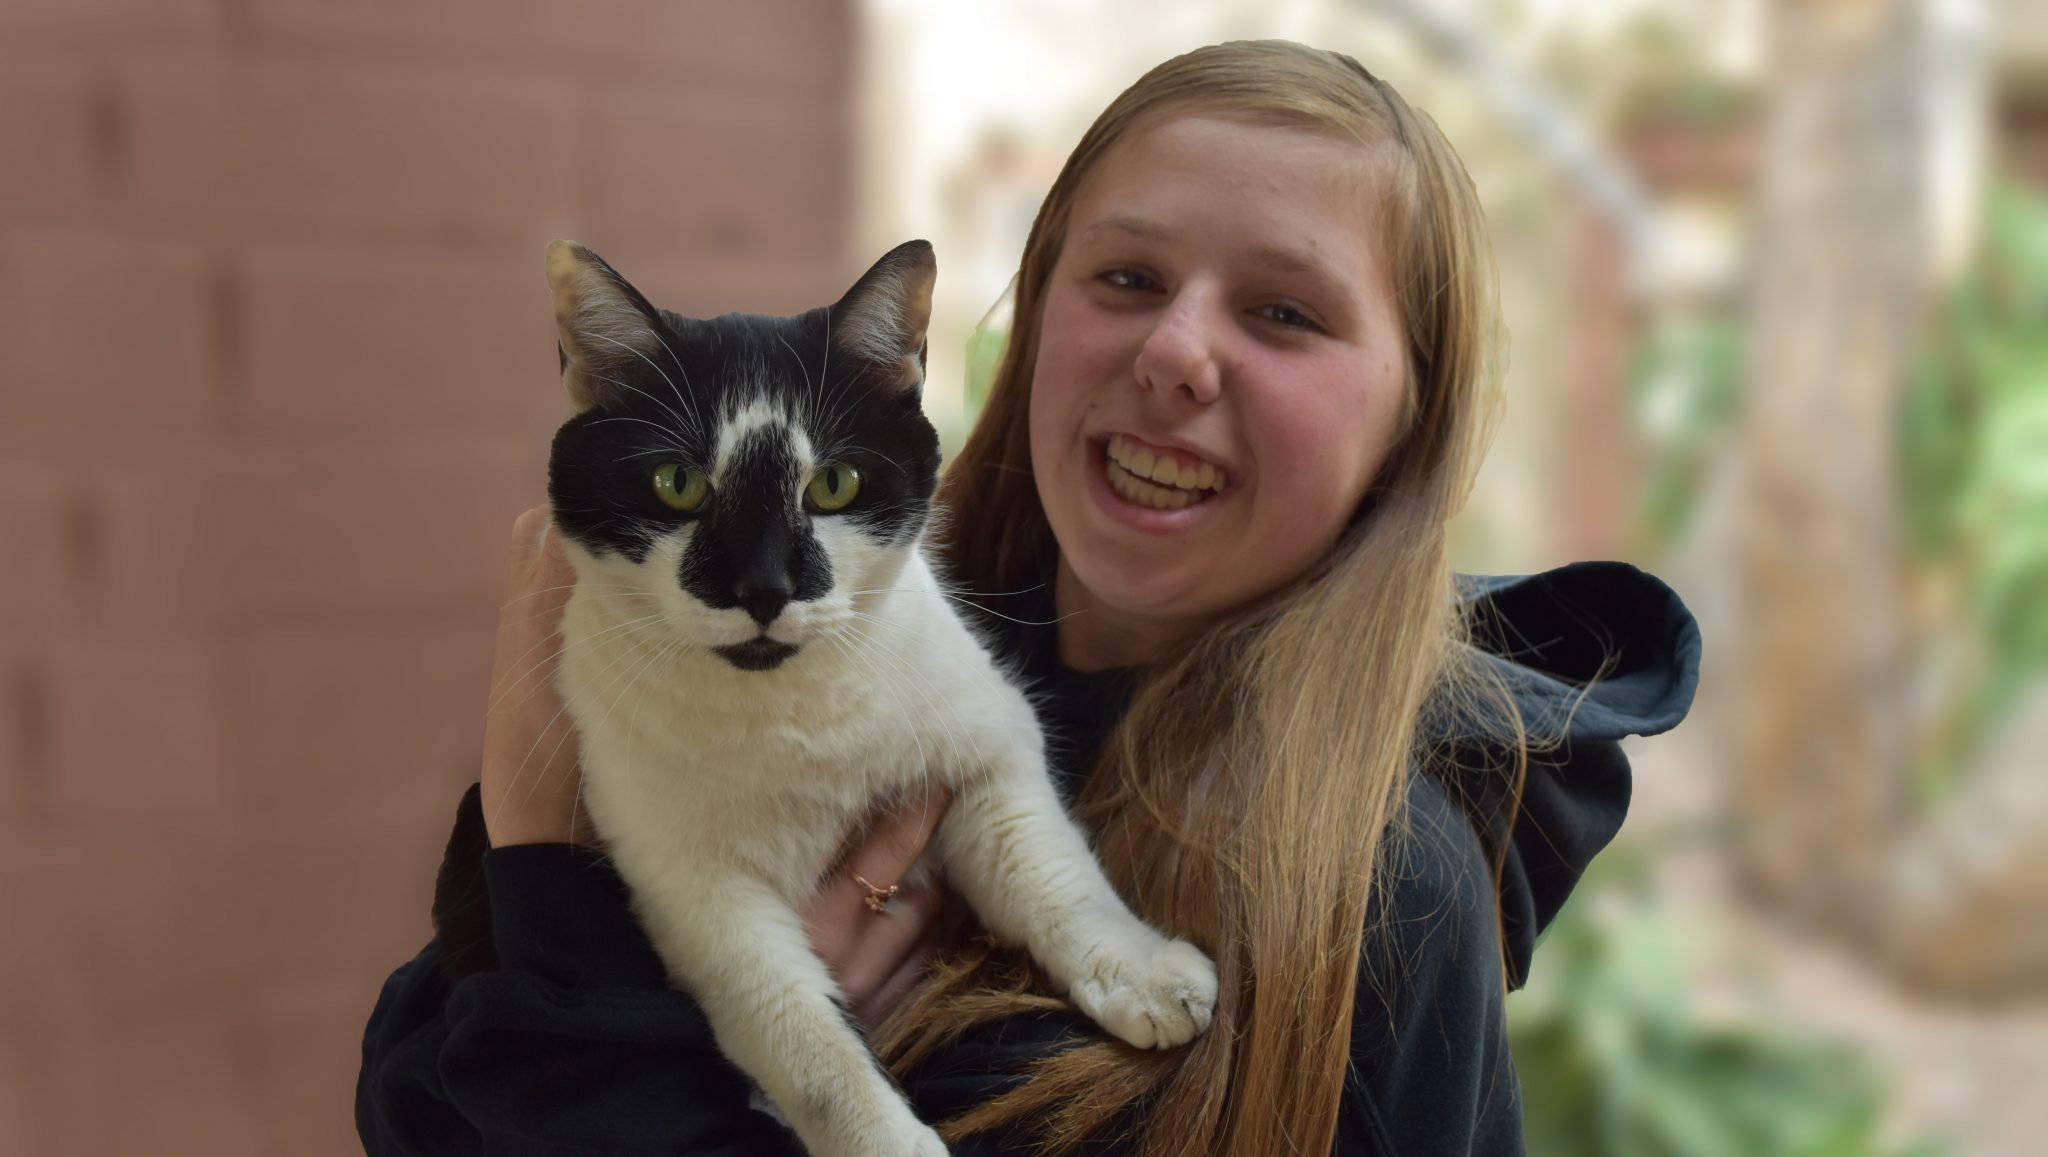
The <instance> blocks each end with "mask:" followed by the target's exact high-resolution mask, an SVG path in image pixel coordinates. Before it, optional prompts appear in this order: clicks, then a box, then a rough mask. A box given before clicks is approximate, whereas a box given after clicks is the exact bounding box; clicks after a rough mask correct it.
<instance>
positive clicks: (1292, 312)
mask: <svg viewBox="0 0 2048 1157" xmlns="http://www.w3.org/2000/svg"><path fill="white" fill-rule="evenodd" d="M1263 308H1264V309H1265V310H1266V311H1267V314H1266V315H1267V316H1268V317H1270V318H1272V319H1273V320H1274V321H1277V322H1279V323H1280V324H1281V325H1284V326H1286V327H1287V328H1288V329H1314V328H1316V323H1315V322H1313V321H1311V320H1310V319H1309V316H1308V315H1307V314H1305V313H1303V312H1301V311H1300V310H1298V309H1296V308H1294V307H1293V306H1291V305H1268V306H1265V307H1263Z"/></svg>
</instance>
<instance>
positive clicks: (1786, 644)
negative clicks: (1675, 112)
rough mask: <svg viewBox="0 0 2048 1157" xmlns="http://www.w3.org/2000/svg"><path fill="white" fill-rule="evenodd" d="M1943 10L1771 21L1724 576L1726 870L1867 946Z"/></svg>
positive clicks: (1900, 705) (1865, 1) (1929, 245)
mask: <svg viewBox="0 0 2048 1157" xmlns="http://www.w3.org/2000/svg"><path fill="white" fill-rule="evenodd" d="M1973 2H1974V0H1973ZM1938 4H1940V5H1941V6H1943V7H1948V8H1953V7H1955V5H1954V4H1943V3H1942V0H1783V2H1780V3H1777V4H1775V5H1774V6H1773V7H1772V9H1771V14H1770V17H1769V19H1770V22H1771V26H1770V36H1771V42H1772V43H1771V48H1770V50H1771V53H1772V61H1771V67H1770V80H1769V85H1770V91H1769V94H1768V100H1769V107H1768V111H1767V114H1766V125H1765V139H1764V153H1763V169H1762V176H1761V181H1760V186H1759V189H1758V195H1757V205H1756V221H1757V231H1756V250H1755V253H1754V256H1753V261H1752V267H1751V268H1752V278H1753V282H1752V294H1751V300H1750V322H1749V335H1750V340H1749V353H1748V358H1749V361H1748V374H1747V393H1746V398H1745V403H1744V416H1743V419H1742V422H1743V429H1742V433H1743V437H1742V438H1741V440H1740V442H1741V446H1742V449H1741V453H1742V454H1743V455H1744V459H1743V461H1742V463H1741V466H1740V468H1739V474H1740V477H1741V486H1742V488H1743V490H1744V500H1743V501H1742V503H1741V506H1742V508H1743V509H1744V511H1745V514H1744V518H1745V520H1746V521H1745V523H1744V524H1743V525H1742V526H1741V527H1740V528H1739V530H1738V550H1737V553H1738V557H1737V559H1736V561H1735V565H1736V568H1737V571H1738V583H1737V586H1738V590H1739V591H1740V592H1741V602H1742V611H1743V614H1742V619H1741V630H1742V640H1741V644H1740V647H1739V651H1740V653H1739V655H1738V656H1737V657H1736V661H1735V664H1734V668H1735V673H1734V680H1735V686H1736V690H1735V698H1736V699H1737V700H1738V702H1739V704H1740V707H1739V711H1738V721H1737V734H1736V736H1735V750H1736V752H1737V759H1736V766H1735V767H1734V768H1733V769H1732V775H1733V788H1734V799H1733V803H1734V806H1735V808H1736V809H1737V812H1738V814H1739V817H1740V818H1741V819H1742V820H1743V822H1744V828H1745V834H1746V837H1747V838H1746V840H1745V842H1744V845H1743V846H1742V848H1741V850H1740V852H1739V868H1738V871H1739V874H1740V877H1741V879H1742V880H1743V883H1744V884H1745V886H1746V887H1747V888H1748V889H1749V890H1750V891H1751V892H1752V893H1753V894H1754V895H1757V896H1758V897H1760V898H1762V899H1763V900H1765V901H1766V902H1767V903H1769V904H1770V905H1771V906H1774V907H1778V908H1781V909H1784V910H1788V911H1789V912H1791V913H1792V914H1794V915H1797V916H1799V917H1801V918H1802V919H1804V920H1806V921H1808V922H1809V923H1811V924H1812V925H1814V926H1816V927H1818V928H1820V929H1823V930H1826V931H1829V932H1833V933H1837V934H1841V935H1844V936H1846V937H1848V938H1850V939H1852V940H1854V941H1856V942H1858V943H1861V944H1866V945H1868V944H1872V943H1874V942H1875V941H1876V940H1877V939H1879V938H1880V937H1881V935H1882V929H1881V927H1880V923H1881V921H1882V918H1883V913H1884V909H1885V906H1886V904H1887V898H1886V894H1885V891H1884V889H1883V888H1882V886H1881V881H1882V880H1883V879H1884V876H1885V866H1886V860H1887V856H1888V855H1889V853H1890V851H1891V849H1892V848H1893V847H1894V846H1895V844H1896V841H1897V839H1898V837H1899V835H1900V830H1901V828H1902V826H1903V823H1904V819H1905V815H1904V801H1905V798H1906V797H1905V758H1906V753H1907V751H1908V749H1909V743H1908V741H1907V740H1908V736H1907V733H1906V730H1905V727H1906V721H1907V719H1908V711H1907V698H1906V693H1907V686H1906V685H1907V676H1908V666H1909V657H1908V650H1909V648H1908V639H1907V638H1906V635H1905V626H1904V614H1903V607H1902V604H1901V598H1902V592H1901V582H1900V576H1899V571H1898V567H1899V566H1900V559H1901V555H1900V550H1899V527H1898V501H1899V499H1898V477H1897V471H1896V464H1895V462H1894V460H1893V442H1894V432H1895V422H1896V414H1897V407H1898V398H1899V395H1900V391H1901V388H1902V386H1903V383H1904V380H1905V374H1906V367H1907V361H1908V358H1909V356H1910V354H1911V351H1912V348H1913V344H1914V342H1915V340H1916V338H1917V336H1918V334H1919V333H1920V329H1921V323H1922V318H1923V315H1924V313H1925V309H1926V305H1927V302H1928V297H1929V293H1930V290H1931V286H1932V282H1933V277H1934V271H1935V265H1936V257H1935V237H1934V230H1933V229H1932V228H1931V226H1930V222H1931V220H1932V212H1931V209H1932V207H1933V205H1934V198H1935V196H1936V181H1935V178H1934V177H1933V176H1932V175H1931V174H1930V172H1929V170H1930V169H1931V168H1933V166H1932V165H1930V164H1929V161H1930V159H1931V158H1932V157H1933V156H1934V150H1933V143H1934V140H1935V138H1936V134H1937V132H1938V128H1937V125H1936V122H1935V117H1934V115H1933V111H1932V110H1934V109H1935V108H1936V107H1937V101H1935V100H1934V99H1931V98H1930V93H1932V92H1934V91H1935V90H1936V88H1937V87H1938V86H1939V85H1941V84H1942V83H1944V82H1948V83H1953V82H1954V79H1955V77H1956V76H1957V75H1959V74H1958V72H1957V70H1955V69H1954V68H1953V54H1943V53H1939V52H1935V51H1931V50H1930V48H1929V40H1930V38H1933V39H1939V36H1940V34H1941V31H1942V30H1943V29H1944V28H1945V27H1953V26H1954V22H1945V21H1943V20H1941V19H1936V18H1934V14H1935V9H1936V7H1937V5H1938ZM1937 65H1939V66H1937ZM1979 67H1980V68H1981V63H1980V65H1979ZM1980 87H1981V86H1980Z"/></svg>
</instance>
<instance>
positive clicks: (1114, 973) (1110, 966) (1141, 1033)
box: [1069, 937, 1216, 1049]
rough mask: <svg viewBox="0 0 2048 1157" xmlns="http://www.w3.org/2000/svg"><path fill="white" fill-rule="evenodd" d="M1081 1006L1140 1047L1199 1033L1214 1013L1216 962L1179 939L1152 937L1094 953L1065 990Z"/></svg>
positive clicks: (1170, 1042)
mask: <svg viewBox="0 0 2048 1157" xmlns="http://www.w3.org/2000/svg"><path fill="white" fill-rule="evenodd" d="M1069 995H1070V996H1072V998H1073V1001H1074V1003H1075V1004H1077V1005H1079V1006H1080V1007H1081V1011H1082V1012H1085V1013H1087V1014H1088V1016H1089V1017H1090V1018H1091V1019H1093V1020H1094V1021H1095V1023H1097V1024H1099V1025H1101V1026H1102V1027H1103V1028H1105V1029H1108V1030H1109V1031H1110V1032H1112V1033H1114V1034H1115V1035H1116V1036H1118V1037H1120V1038H1122V1039H1123V1040H1125V1041H1128V1042H1129V1043H1131V1044H1134V1045H1136V1046H1138V1047H1139V1048H1141V1049H1167V1048H1173V1047H1174V1046H1175V1045H1183V1044H1186V1043H1187V1042H1189V1041H1191V1040H1193V1039H1195V1038H1196V1037H1198V1036H1200V1035H1202V1033H1203V1032H1205V1031H1207V1029H1208V1027H1209V1021H1210V1019H1211V1018H1212V1017H1213V1016H1215V1014H1216V966H1215V965H1214V964H1213V963H1211V962H1210V960H1209V958H1208V957H1207V956H1206V955H1204V954H1203V953H1202V950H1201V949H1199V948H1196V947H1195V946H1194V945H1192V944H1189V943H1187V942H1186V941H1184V940H1168V939H1166V938H1164V937H1154V938H1152V939H1151V941H1150V943H1140V944H1138V945H1135V946H1133V947H1131V948H1127V949H1125V950H1124V951H1123V952H1120V953H1119V952H1114V951H1109V950H1105V951H1103V952H1101V953H1099V954H1098V955H1097V956H1096V957H1095V959H1094V961H1093V962H1092V966H1091V967H1090V968H1089V969H1088V972H1087V974H1086V975H1084V976H1083V977H1081V979H1079V980H1077V981H1075V982H1074V985H1073V989H1072V991H1071V992H1070V993H1069Z"/></svg>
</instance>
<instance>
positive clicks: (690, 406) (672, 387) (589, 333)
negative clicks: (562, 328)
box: [581, 330, 697, 422]
mask: <svg viewBox="0 0 2048 1157" xmlns="http://www.w3.org/2000/svg"><path fill="white" fill-rule="evenodd" d="M581 332H582V334H583V335H584V336H586V337H594V338H597V339H599V340H600V341H608V342H610V343H612V344H613V345H615V346H617V347H619V348H620V349H622V350H625V351H626V352H628V353H630V354H632V355H633V356H634V357H636V358H639V359H640V360H641V361H643V362H646V363H647V364H648V365H650V366H653V367H654V372H655V373H657V374H660V375H661V380H662V381H664V382H667V383H668V388H669V391H670V392H671V393H673V394H675V396H676V401H678V402H681V403H682V404H683V408H684V409H686V410H688V411H690V417H691V418H692V419H695V418H696V417H697V407H696V404H695V403H693V402H691V401H690V399H688V398H686V397H684V396H683V391H682V390H680V389H678V388H677V387H676V380H675V379H674V378H671V377H669V376H668V371H667V370H664V369H662V368H661V366H660V364H658V363H657V362H656V361H655V360H654V359H653V358H651V357H648V356H647V355H646V354H644V353H641V352H640V351H639V350H638V349H636V348H634V347H633V346H630V345H627V344H626V343H625V342H622V341H620V340H619V339H618V338H615V337H613V336H611V335H610V334H605V333H598V332H597V331H595V330H583V331H581ZM654 340H655V341H661V335H660V334H658V333H657V334H655V335H654ZM661 348H663V349H668V343H667V342H662V344H661ZM669 356H670V357H675V353H674V351H670V353H669ZM682 368H683V365H682V363H681V362H677V363H676V371H677V372H678V373H680V372H681V371H682ZM683 376H684V377H688V376H689V375H688V374H684V375H683ZM663 408H664V409H666V408H667V407H663ZM669 412H670V413H672V414H673V413H675V411H673V410H670V411H669ZM676 421H678V422H680V421H682V417H681V415H677V417H676Z"/></svg>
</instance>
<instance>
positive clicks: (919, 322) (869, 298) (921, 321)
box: [832, 241, 939, 391]
mask: <svg viewBox="0 0 2048 1157" xmlns="http://www.w3.org/2000/svg"><path fill="white" fill-rule="evenodd" d="M938 275H939V266H938V261H937V260H936V259H935V258H934V257H933V256H932V244H931V242H929V241H905V242H904V243H903V244H901V245H898V246H897V247H896V248H894V249H891V250H890V251H889V252H887V253H885V254H883V255H882V259H881V260H880V261H877V262H875V264H874V268H872V269H869V270H868V271H867V272H866V273H864V274H862V275H861V278H860V280H859V281H856V282H854V283H853V288H852V289H849V290H847V291H846V296H845V297H842V298H840V299H839V303H838V304H837V305H834V306H833V307H832V342H833V344H834V345H837V346H838V347H839V348H841V349H843V350H845V351H847V352H848V353H851V354H853V355H854V356H856V357H861V358H866V359H867V360H868V361H871V362H873V363H875V364H876V365H877V366H879V367H881V368H882V369H883V370H884V372H885V374H886V380H887V382H888V385H889V387H890V388H891V389H895V390H899V391H915V390H917V389H919V388H920V387H922V386H923V385H924V349H925V329H926V328H927V327H928V326H929V325H930V324H931V320H932V283H933V282H934V281H936V280H938Z"/></svg>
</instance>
